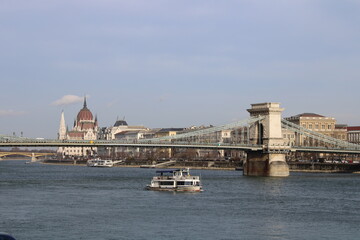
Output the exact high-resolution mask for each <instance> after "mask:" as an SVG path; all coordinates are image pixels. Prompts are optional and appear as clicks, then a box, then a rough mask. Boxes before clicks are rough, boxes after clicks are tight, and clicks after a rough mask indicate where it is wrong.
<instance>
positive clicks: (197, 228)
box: [0, 161, 360, 240]
mask: <svg viewBox="0 0 360 240" xmlns="http://www.w3.org/2000/svg"><path fill="white" fill-rule="evenodd" d="M191 173H192V174H193V175H201V178H202V181H203V186H204V190H205V191H204V192H202V193H170V192H153V191H146V190H144V187H145V186H146V184H148V183H149V182H150V179H151V177H152V176H153V175H154V174H155V170H154V169H141V168H117V167H114V168H107V169H103V168H89V167H86V166H62V165H45V164H38V163H34V164H25V161H0V232H7V233H10V234H12V235H13V236H14V237H15V238H16V239H17V240H60V239H61V240H62V239H66V240H72V239H74V240H75V239H76V240H78V239H84V240H85V239H86V240H95V239H96V240H117V239H191V240H193V239H306V240H309V239H317V240H318V239H342V240H344V239H351V240H352V239H359V237H360V175H359V174H319V173H318V174H310V173H291V176H290V177H288V178H261V177H244V176H242V172H239V171H220V170H216V171H212V170H193V171H192V172H191Z"/></svg>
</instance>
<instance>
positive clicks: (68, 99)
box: [51, 95, 84, 106]
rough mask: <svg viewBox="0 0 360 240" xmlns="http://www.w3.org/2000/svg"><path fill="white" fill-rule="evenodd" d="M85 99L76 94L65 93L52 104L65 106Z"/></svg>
mask: <svg viewBox="0 0 360 240" xmlns="http://www.w3.org/2000/svg"><path fill="white" fill-rule="evenodd" d="M82 101H84V98H83V97H79V96H76V95H65V96H63V97H62V98H60V99H58V100H56V101H54V102H52V103H51V105H53V106H65V105H70V104H74V103H79V102H82Z"/></svg>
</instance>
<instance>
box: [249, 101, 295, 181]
mask: <svg viewBox="0 0 360 240" xmlns="http://www.w3.org/2000/svg"><path fill="white" fill-rule="evenodd" d="M283 111H284V109H283V108H280V104H279V103H258V104H251V109H248V112H249V113H250V116H251V117H259V116H263V117H265V118H264V119H263V120H261V121H260V122H259V123H257V124H256V125H255V126H253V127H251V128H250V143H252V144H259V145H262V146H263V150H262V151H249V152H248V153H247V160H246V162H245V164H244V175H247V176H269V177H286V176H289V166H288V165H287V163H286V161H285V154H286V152H287V150H288V147H286V146H284V145H285V144H284V139H283V135H282V131H281V113H282V112H283Z"/></svg>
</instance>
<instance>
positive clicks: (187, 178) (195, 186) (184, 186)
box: [146, 168, 203, 192]
mask: <svg viewBox="0 0 360 240" xmlns="http://www.w3.org/2000/svg"><path fill="white" fill-rule="evenodd" d="M156 173H157V176H155V177H153V178H152V180H151V183H150V185H147V186H146V189H147V190H155V191H175V192H201V191H203V190H202V185H201V181H200V177H199V176H191V175H190V171H189V169H188V168H187V169H175V170H160V171H156Z"/></svg>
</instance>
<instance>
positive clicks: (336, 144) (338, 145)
mask: <svg viewBox="0 0 360 240" xmlns="http://www.w3.org/2000/svg"><path fill="white" fill-rule="evenodd" d="M281 122H282V127H283V128H285V129H288V130H290V131H293V132H294V133H296V134H299V135H300V136H305V137H308V138H312V139H316V140H317V141H320V142H323V143H325V144H330V145H332V147H331V149H339V150H344V149H348V150H360V145H358V144H354V143H350V142H347V141H344V140H341V139H337V138H333V137H330V136H326V135H324V134H321V133H318V132H315V131H311V130H309V129H307V128H304V127H302V126H299V125H297V124H295V123H292V122H289V121H287V120H285V119H282V120H281ZM297 144H298V145H296V146H298V147H307V148H319V149H324V148H325V149H330V148H329V147H328V146H321V147H316V146H305V145H301V144H302V143H300V142H298V143H297ZM296 146H294V147H296Z"/></svg>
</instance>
